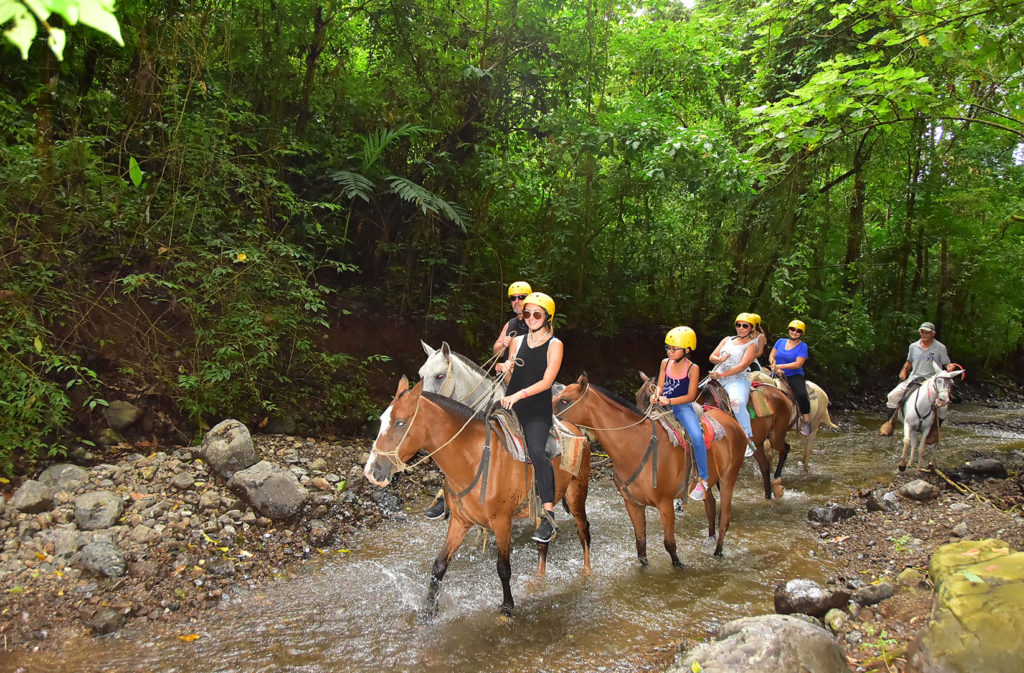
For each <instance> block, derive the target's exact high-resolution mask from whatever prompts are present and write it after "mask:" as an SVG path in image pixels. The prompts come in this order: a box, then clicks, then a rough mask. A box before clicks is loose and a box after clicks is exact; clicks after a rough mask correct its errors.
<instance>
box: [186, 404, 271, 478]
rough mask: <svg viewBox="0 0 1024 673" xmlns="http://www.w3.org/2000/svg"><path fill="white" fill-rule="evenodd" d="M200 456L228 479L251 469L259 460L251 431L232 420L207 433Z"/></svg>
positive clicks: (222, 422)
mask: <svg viewBox="0 0 1024 673" xmlns="http://www.w3.org/2000/svg"><path fill="white" fill-rule="evenodd" d="M199 455H201V456H202V457H203V460H205V461H206V462H207V463H208V464H209V465H210V467H211V468H213V470H214V471H215V472H216V473H217V474H219V475H221V476H222V477H224V478H227V479H230V478H231V475H233V474H234V473H235V472H238V471H239V470H244V469H246V468H247V467H251V466H252V465H254V464H255V463H256V460H257V458H256V447H255V446H253V443H252V436H251V435H249V429H248V428H247V427H245V425H244V424H243V423H240V422H239V421H236V420H234V419H231V418H229V419H227V420H226V421H221V422H220V423H218V424H217V425H215V426H213V428H211V429H210V431H209V432H207V433H206V437H204V438H203V444H202V446H200V447H199Z"/></svg>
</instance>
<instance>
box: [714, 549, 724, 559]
mask: <svg viewBox="0 0 1024 673" xmlns="http://www.w3.org/2000/svg"><path fill="white" fill-rule="evenodd" d="M715 556H716V557H717V558H722V550H721V549H716V550H715Z"/></svg>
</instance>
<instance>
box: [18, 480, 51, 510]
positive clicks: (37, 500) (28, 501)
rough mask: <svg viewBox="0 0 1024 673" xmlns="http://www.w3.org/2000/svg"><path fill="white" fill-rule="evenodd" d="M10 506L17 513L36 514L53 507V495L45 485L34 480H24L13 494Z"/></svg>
mask: <svg viewBox="0 0 1024 673" xmlns="http://www.w3.org/2000/svg"><path fill="white" fill-rule="evenodd" d="M11 504H12V505H14V509H16V510H18V511H19V512H25V513H26V514H38V513H40V512H45V511H46V510H48V509H50V507H51V506H53V494H52V493H51V492H50V489H49V487H48V486H46V484H44V483H42V482H39V481H36V480H35V479H26V480H25V483H23V484H22V485H21V486H19V487H18V490H17V491H15V492H14V497H13V498H11Z"/></svg>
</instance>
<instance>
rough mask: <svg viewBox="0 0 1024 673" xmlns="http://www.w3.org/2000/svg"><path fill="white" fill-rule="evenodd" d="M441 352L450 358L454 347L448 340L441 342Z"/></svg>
mask: <svg viewBox="0 0 1024 673" xmlns="http://www.w3.org/2000/svg"><path fill="white" fill-rule="evenodd" d="M441 354H442V355H444V356H445V357H446V358H450V357H451V356H452V349H451V347H450V346H449V345H448V342H447V341H442V342H441Z"/></svg>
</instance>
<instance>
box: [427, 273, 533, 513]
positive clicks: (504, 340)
mask: <svg viewBox="0 0 1024 673" xmlns="http://www.w3.org/2000/svg"><path fill="white" fill-rule="evenodd" d="M531 292H533V289H532V288H531V287H530V284H529V283H527V282H526V281H525V280H517V281H516V282H514V283H512V284H511V285H509V286H508V299H509V301H510V302H512V311H513V315H512V317H511V318H509V320H508V322H506V323H505V324H504V325H502V326H501V333H500V334H499V335H498V338H497V340H495V342H494V346H493V348H492V350H493V351H494V354H495V355H498V356H500V355H501V354H502V353H504V352H505V349H507V348H508V345H509V344H510V343H512V339H514V338H515V337H516V336H519V335H522V334H526V332H527V330H528V329H529V328H527V326H526V321H525V320H523V300H524V299H526V295H528V294H530V293H531ZM447 515H448V509H447V507H446V506H445V502H444V489H442V490H440V491H438V492H437V495H435V496H434V502H433V503H432V504H431V505H430V507H428V508H427V511H426V512H424V513H423V516H425V517H427V518H428V519H431V520H435V519H441V518H443V517H445V516H447Z"/></svg>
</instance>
